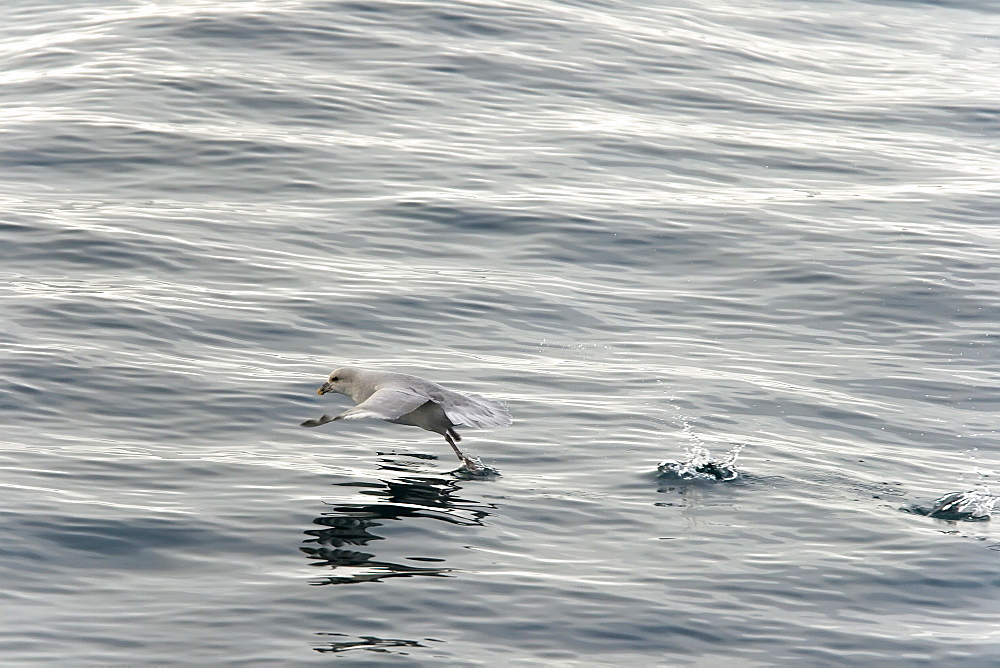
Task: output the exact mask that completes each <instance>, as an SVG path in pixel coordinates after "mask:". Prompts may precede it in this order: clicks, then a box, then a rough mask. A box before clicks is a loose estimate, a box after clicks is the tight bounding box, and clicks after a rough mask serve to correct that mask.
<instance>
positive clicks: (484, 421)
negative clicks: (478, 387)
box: [432, 388, 514, 429]
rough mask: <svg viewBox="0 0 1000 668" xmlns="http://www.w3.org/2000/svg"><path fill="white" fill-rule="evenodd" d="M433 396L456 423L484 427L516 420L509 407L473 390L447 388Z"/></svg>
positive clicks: (500, 425) (504, 424) (507, 423)
mask: <svg viewBox="0 0 1000 668" xmlns="http://www.w3.org/2000/svg"><path fill="white" fill-rule="evenodd" d="M442 389H443V388H442ZM432 398H433V400H434V401H435V402H437V403H439V404H441V408H443V409H444V413H445V415H447V416H448V419H449V420H451V421H452V422H454V423H455V424H464V425H466V426H468V427H478V428H480V429H483V428H486V427H506V426H507V425H509V424H510V423H511V422H513V421H514V420H513V418H511V416H510V412H509V411H508V410H507V407H506V406H504V405H503V404H502V403H500V402H499V401H497V400H495V399H487V398H486V397H482V396H479V395H478V394H473V393H471V392H470V393H468V394H460V393H458V392H452V391H451V390H445V391H444V392H442V393H441V395H440V396H435V397H432Z"/></svg>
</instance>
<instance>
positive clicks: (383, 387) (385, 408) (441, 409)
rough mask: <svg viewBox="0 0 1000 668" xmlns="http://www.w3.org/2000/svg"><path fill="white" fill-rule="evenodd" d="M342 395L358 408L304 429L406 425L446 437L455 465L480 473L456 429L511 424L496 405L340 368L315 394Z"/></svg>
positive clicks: (420, 382) (405, 378)
mask: <svg viewBox="0 0 1000 668" xmlns="http://www.w3.org/2000/svg"><path fill="white" fill-rule="evenodd" d="M327 392H337V393H339V394H344V395H347V396H348V397H350V398H351V399H353V400H354V403H356V404H357V406H355V407H353V408H348V409H347V410H346V411H344V412H343V413H341V414H340V415H337V416H334V417H330V416H329V415H324V416H323V417H321V418H318V419H316V420H306V421H305V422H303V423H302V426H303V427H318V426H320V425H323V424H326V423H327V422H333V421H334V420H353V419H356V418H378V419H380V420H386V421H388V422H394V423H396V424H408V425H412V426H414V427H420V428H421V429H426V430H427V431H433V432H436V433H438V434H441V435H442V436H444V440H446V441H448V445H450V446H451V449H452V450H454V451H455V454H456V455H457V456H458V459H459V460H460V461H461V462H463V463H464V464H465V465H466V467H468V468H469V469H470V470H477V469H480V468H482V465H480V464H477V463H476V462H475V461H473V460H472V459H469V458H468V457H466V456H465V455H463V454H462V451H461V450H459V449H458V446H457V445H456V442H457V441H460V440H462V437H461V436H459V435H458V432H456V431H455V426H456V425H466V426H468V427H479V428H483V427H506V426H507V425H509V424H510V423H511V422H513V419H512V418H511V416H510V413H509V412H508V411H507V409H506V408H505V407H504V405H503V404H501V403H500V402H499V401H496V400H494V399H487V398H486V397H481V396H479V395H478V394H472V393H469V394H460V393H458V392H453V391H451V390H448V389H445V388H443V387H441V386H440V385H438V384H437V383H432V382H431V381H429V380H424V379H423V378H418V377H417V376H410V375H408V374H405V373H395V372H393V371H377V370H374V369H360V368H358V367H349V366H346V367H342V368H340V369H337V370H336V371H334V372H333V373H331V374H330V377H329V379H327V381H326V382H325V383H323V385H322V387H320V388H319V389H318V390H316V393H317V394H320V395H323V394H326V393H327Z"/></svg>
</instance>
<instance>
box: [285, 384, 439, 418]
mask: <svg viewBox="0 0 1000 668" xmlns="http://www.w3.org/2000/svg"><path fill="white" fill-rule="evenodd" d="M425 403H427V396H425V395H423V394H420V393H418V392H413V391H411V390H406V389H400V388H386V389H382V390H378V391H376V392H375V393H373V394H372V395H371V396H370V397H368V398H367V399H365V400H364V401H362V402H361V403H360V404H358V405H357V406H355V407H353V408H348V409H347V410H346V411H344V412H343V413H341V414H340V415H337V416H334V417H330V416H329V415H324V416H323V417H321V418H317V419H315V420H306V421H305V422H303V423H302V426H303V427H318V426H320V425H324V424H326V423H327V422H333V421H334V420H357V419H360V418H375V419H378V420H395V419H396V418H398V417H401V416H403V415H406V414H407V413H409V412H410V411H413V410H416V409H417V408H420V407H421V406H423V405H424V404H425Z"/></svg>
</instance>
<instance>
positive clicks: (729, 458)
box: [657, 418, 746, 480]
mask: <svg viewBox="0 0 1000 668" xmlns="http://www.w3.org/2000/svg"><path fill="white" fill-rule="evenodd" d="M681 429H682V430H683V431H684V433H685V434H686V435H687V437H688V439H689V440H690V443H689V444H688V446H687V448H685V450H684V455H685V457H684V459H683V461H680V462H669V461H668V462H660V464H659V466H658V467H657V471H658V472H659V473H660V475H663V476H668V477H672V478H679V479H681V480H735V479H736V478H738V477H739V475H740V474H739V472H738V471H737V470H736V459H737V458H738V457H739V456H740V451H742V450H743V448H744V447H746V446H745V444H743V443H738V444H736V445H734V446H733V447H732V449H731V450H730V451H729V452H727V453H726V454H725V455H724V456H722V457H721V458H718V459H713V458H712V451H711V450H709V449H708V448H707V447H706V446H705V442H704V441H702V439H701V437H700V436H698V434H696V433H695V431H694V429H693V428H692V427H691V424H690V422H688V420H687V419H685V418H681Z"/></svg>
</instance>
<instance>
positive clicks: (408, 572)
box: [300, 475, 492, 585]
mask: <svg viewBox="0 0 1000 668" xmlns="http://www.w3.org/2000/svg"><path fill="white" fill-rule="evenodd" d="M337 486H338V487H345V488H352V487H353V488H357V490H358V493H359V494H361V495H365V496H371V497H376V498H374V499H372V501H371V502H368V503H364V502H362V503H357V502H355V503H332V504H330V508H331V509H330V511H329V512H325V513H323V514H322V515H321V516H319V517H317V518H316V519H315V520H313V523H314V524H317V525H319V526H320V527H322V528H319V529H310V530H308V531H306V532H305V533H306V535H308V536H311V538H310V539H309V540H307V541H305V544H304V545H303V546H302V547H301V548H300V549H301V550H302V551H303V552H304V553H305V554H306V555H307V556H308V557H309V558H310V559H313V560H315V561H314V562H313V563H312V565H313V566H317V567H328V568H330V569H332V570H334V571H335V573H333V574H331V575H327V576H324V577H322V578H321V579H319V580H317V581H314V582H313V583H312V584H314V585H329V584H357V583H361V582H379V581H382V580H385V579H388V578H396V577H412V576H416V575H429V576H445V575H446V574H447V573H449V572H451V571H452V570H453V569H451V568H447V567H444V566H441V565H430V564H432V563H440V562H442V561H443V560H442V559H436V558H432V557H410V558H409V559H411V560H413V561H418V562H421V563H422V564H427V565H411V564H402V563H396V562H392V561H382V560H379V559H377V558H376V555H375V553H374V552H369V551H368V550H372V549H373V546H372V544H373V543H377V541H380V540H385V537H384V536H380V535H378V533H377V529H378V527H381V526H384V525H385V524H386V523H387V522H390V521H411V520H420V519H433V520H439V521H441V522H447V523H449V524H453V525H459V526H482V524H483V520H484V519H485V518H486V517H488V516H490V515H491V514H492V513H491V512H490V511H489V510H487V509H492V506H489V505H485V504H480V503H478V502H476V501H471V500H468V499H462V498H460V497H458V496H457V493H458V492H459V491H460V490H461V489H462V488H461V487H460V486H459V484H458V481H457V480H455V479H450V478H440V477H430V476H417V475H411V476H402V477H400V478H396V479H393V480H382V481H380V482H346V483H338V484H337Z"/></svg>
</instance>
